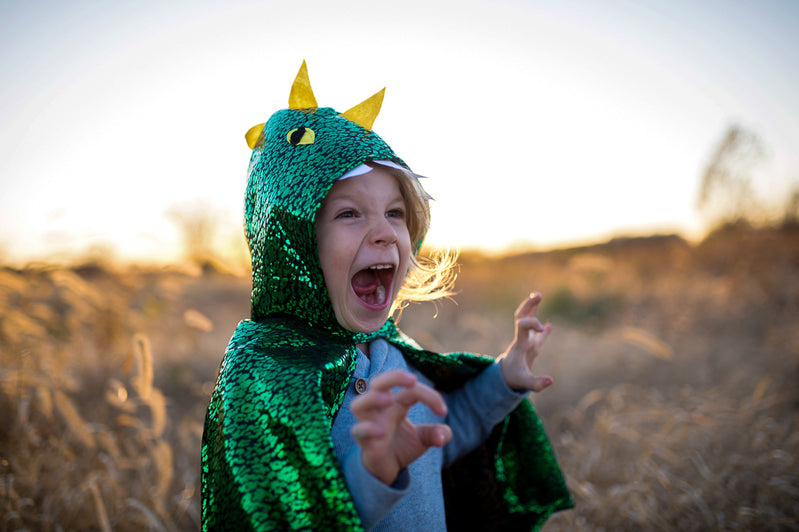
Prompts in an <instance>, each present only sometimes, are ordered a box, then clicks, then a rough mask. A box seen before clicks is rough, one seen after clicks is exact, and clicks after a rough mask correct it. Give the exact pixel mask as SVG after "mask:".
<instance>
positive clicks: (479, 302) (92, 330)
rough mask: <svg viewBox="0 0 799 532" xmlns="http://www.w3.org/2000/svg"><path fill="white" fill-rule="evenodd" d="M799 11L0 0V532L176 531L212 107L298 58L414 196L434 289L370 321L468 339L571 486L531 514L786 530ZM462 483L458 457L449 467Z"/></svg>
mask: <svg viewBox="0 0 799 532" xmlns="http://www.w3.org/2000/svg"><path fill="white" fill-rule="evenodd" d="M797 23H799V4H797V3H796V2H793V1H789V0H785V1H765V2H757V3H755V2H748V1H725V2H722V1H704V2H687V1H682V0H679V1H672V2H668V3H663V2H654V1H638V2H631V1H621V0H616V1H611V0H607V1H601V2H588V1H576V0H575V1H572V2H545V1H510V0H502V1H495V2H490V3H489V2H476V1H468V0H467V1H460V2H445V1H439V2H435V1H434V2H430V1H427V2H421V1H419V2H417V1H415V0H410V1H407V2H402V3H397V4H395V5H394V4H392V5H383V4H381V3H377V2H366V1H364V2H359V1H350V2H346V3H342V4H338V5H337V4H335V3H331V2H320V1H313V0H312V1H307V2H304V3H296V2H294V3H290V2H245V1H231V2H225V3H222V2H211V1H205V2H203V1H200V2H170V3H157V2H136V3H134V2H127V1H121V2H115V3H113V4H109V3H102V2H88V1H84V2H80V1H75V2H47V1H41V2H27V3H22V2H16V3H10V2H7V3H3V4H2V5H0V29H1V30H2V31H0V43H2V45H3V49H4V50H5V53H4V54H3V55H2V56H0V67H1V68H0V77H1V78H2V83H0V123H2V128H1V129H0V412H2V414H0V416H3V417H2V418H0V419H2V422H0V512H2V515H3V529H4V530H6V529H7V530H22V529H59V528H60V529H65V530H71V529H82V530H84V529H88V530H91V529H96V530H112V529H113V530H128V529H130V530H133V529H141V528H142V527H143V526H144V527H148V528H149V529H152V530H186V529H188V530H191V529H196V528H198V527H199V512H200V509H199V491H198V490H199V448H200V436H201V432H202V422H203V416H204V413H205V408H206V406H207V401H208V398H209V396H210V391H211V388H212V385H213V381H214V379H215V372H216V368H217V365H218V363H219V361H220V358H221V355H222V352H223V350H224V347H225V345H226V342H227V340H228V338H229V337H230V335H231V334H232V332H233V329H234V328H235V325H236V323H237V322H238V321H239V320H241V319H244V318H246V317H248V315H249V288H250V281H249V262H248V256H247V250H246V246H245V244H244V239H243V235H242V229H241V218H242V204H243V195H244V188H245V185H246V169H247V163H248V158H249V150H248V149H247V147H246V143H245V141H244V133H245V132H246V131H247V129H249V128H250V127H251V126H253V125H255V124H257V123H260V122H263V121H265V120H266V119H267V118H268V116H269V115H270V114H271V113H272V112H274V111H275V110H277V109H280V108H284V107H286V105H287V100H288V93H289V89H290V86H291V82H292V81H293V79H294V76H295V75H296V73H297V70H298V68H299V66H300V64H301V62H302V60H303V59H304V60H306V61H307V63H308V68H309V73H310V78H311V82H312V84H313V88H314V92H315V94H316V97H317V100H318V101H319V103H320V105H323V106H331V107H334V108H336V109H338V110H345V109H348V108H350V107H352V106H353V105H355V104H357V103H359V102H360V101H362V100H364V99H365V98H367V97H368V96H371V95H372V94H373V93H375V92H376V91H378V90H379V89H381V88H382V87H384V86H386V87H387V91H386V98H385V101H384V104H383V108H382V111H381V113H380V116H379V117H378V118H377V121H376V123H375V127H374V129H375V131H377V132H378V133H379V134H380V135H381V136H382V137H383V138H384V139H386V140H387V141H388V142H389V143H390V144H391V145H392V147H394V148H395V150H396V151H397V153H398V154H399V155H400V156H401V157H403V158H404V159H405V160H406V161H407V162H408V163H409V164H410V165H411V167H412V168H413V169H414V170H415V171H416V172H418V173H420V174H422V175H425V176H428V177H429V179H428V180H426V181H425V186H426V188H427V189H428V191H429V192H431V194H432V195H433V196H434V197H435V199H436V201H435V204H434V206H433V229H432V230H431V232H430V234H429V237H428V239H427V245H428V246H429V249H436V248H441V247H448V248H454V249H460V250H461V255H460V276H459V280H458V282H457V284H456V289H457V291H458V293H457V294H456V295H455V296H454V297H453V298H452V299H449V300H444V301H442V302H439V303H437V304H420V305H411V306H410V307H408V308H407V309H405V311H404V312H403V314H402V316H401V317H400V320H401V321H400V325H401V326H402V327H403V329H405V330H406V332H408V333H409V334H410V335H411V336H413V337H414V338H416V339H417V340H418V341H419V342H420V343H421V344H422V345H424V346H425V347H427V348H430V349H437V350H441V351H445V352H449V351H460V350H466V351H475V352H482V353H486V354H489V355H496V354H498V353H500V352H502V350H503V349H504V348H505V346H506V345H507V343H508V342H509V341H510V339H511V337H512V334H513V323H512V314H513V310H514V309H515V307H516V305H517V304H518V302H519V301H520V300H521V299H522V298H523V297H524V296H525V295H526V294H527V293H528V292H529V291H531V290H538V291H541V292H542V293H543V294H544V305H543V307H542V309H541V313H542V315H543V316H544V317H545V319H548V320H550V321H552V323H553V324H554V327H555V332H554V333H553V336H552V337H551V339H550V341H549V343H548V345H547V351H546V353H545V355H542V357H541V360H540V362H539V366H540V371H541V372H542V373H549V374H551V375H552V376H553V377H554V379H555V383H556V384H555V386H553V387H552V388H551V389H549V390H547V391H546V392H545V393H542V394H540V395H537V396H535V397H534V398H533V402H534V404H535V406H536V408H537V409H538V411H539V413H540V415H541V417H542V419H543V421H544V424H545V426H546V427H547V431H548V433H549V434H550V437H551V440H552V443H553V446H554V447H555V450H556V452H557V454H558V456H559V458H560V460H561V464H562V467H563V470H564V473H565V474H566V477H567V481H568V483H569V486H570V488H571V489H572V492H573V494H574V498H575V502H576V503H577V507H576V508H575V510H573V511H570V512H564V513H562V514H560V515H558V516H556V517H554V518H552V519H551V520H550V521H549V522H548V524H547V525H546V527H545V530H574V529H581V530H600V529H613V530H626V529H629V530H640V529H681V530H714V529H717V530H734V529H758V530H795V529H799V513H798V512H797V509H796V505H795V501H796V500H797V498H799V464H797V459H799V458H798V457H799V431H797V422H799V416H797V406H799V393H797V391H796V382H797V379H799V330H797V328H796V326H795V324H796V323H797V320H798V319H799V150H797V149H796V148H797V145H799V98H797V97H796V94H795V92H796V91H795V87H797V86H799V63H797V61H796V60H795V57H794V55H795V50H796V49H799V34H797V32H796V31H795V28H796V27H797ZM475 481H479V479H475Z"/></svg>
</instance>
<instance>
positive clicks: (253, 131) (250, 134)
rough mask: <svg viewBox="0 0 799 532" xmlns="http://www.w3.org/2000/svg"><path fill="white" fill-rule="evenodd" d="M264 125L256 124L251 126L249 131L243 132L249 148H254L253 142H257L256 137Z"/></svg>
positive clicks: (259, 134)
mask: <svg viewBox="0 0 799 532" xmlns="http://www.w3.org/2000/svg"><path fill="white" fill-rule="evenodd" d="M265 125H266V124H258V125H257V126H252V127H251V128H250V129H249V131H247V133H245V135H244V138H245V139H247V146H249V147H250V149H253V148H255V144H256V143H257V142H258V137H260V136H261V133H262V132H263V130H264V126H265Z"/></svg>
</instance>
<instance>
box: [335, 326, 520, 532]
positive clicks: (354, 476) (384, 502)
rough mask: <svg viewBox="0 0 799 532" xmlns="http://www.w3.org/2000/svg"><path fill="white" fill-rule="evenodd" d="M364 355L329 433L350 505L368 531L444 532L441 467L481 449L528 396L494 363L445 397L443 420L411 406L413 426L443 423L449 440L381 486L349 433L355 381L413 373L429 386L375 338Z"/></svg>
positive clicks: (393, 351) (385, 342)
mask: <svg viewBox="0 0 799 532" xmlns="http://www.w3.org/2000/svg"><path fill="white" fill-rule="evenodd" d="M369 352H370V357H369V358H367V357H366V356H365V355H364V354H363V353H361V352H360V351H358V362H357V366H356V368H355V372H354V374H353V376H352V380H351V382H350V384H349V387H348V388H347V393H346V395H345V397H344V402H343V404H342V406H341V409H340V410H339V413H338V415H337V416H336V419H335V421H334V422H333V428H332V431H331V436H332V438H333V443H334V445H335V449H336V457H337V458H338V460H339V462H341V464H342V468H343V471H344V479H345V480H346V482H347V486H348V488H349V490H350V493H351V494H352V497H353V499H354V501H355V507H356V508H357V510H358V513H359V515H360V516H361V520H362V521H363V524H364V527H365V528H366V529H367V530H376V531H380V530H392V531H394V530H446V518H445V515H444V497H443V489H442V485H441V469H442V468H444V467H446V466H448V465H449V464H451V463H452V462H453V461H454V460H455V459H456V458H458V457H459V456H462V455H464V454H466V453H468V452H469V451H471V450H472V449H474V448H475V447H477V446H478V445H480V443H482V442H483V440H485V439H486V438H487V437H488V435H489V434H490V433H491V430H492V429H493V428H494V426H496V425H497V424H498V423H499V422H500V421H502V420H503V419H504V418H505V416H507V415H508V414H509V413H510V412H511V411H512V410H513V409H514V408H516V406H517V405H518V404H519V403H520V402H521V401H522V400H524V398H525V397H526V396H527V393H528V392H524V393H517V392H515V391H513V390H511V389H510V388H508V385H507V384H505V380H504V379H503V378H502V373H501V371H500V367H499V364H498V363H495V364H493V365H491V366H489V367H488V368H487V369H485V370H484V371H483V372H481V373H480V374H479V375H477V376H476V377H475V378H473V379H471V380H470V381H468V382H467V383H466V384H465V385H464V386H463V387H461V388H460V389H458V390H456V391H454V392H452V393H449V394H445V395H444V400H445V401H446V403H447V408H448V413H447V415H446V416H445V417H440V416H437V415H436V414H434V413H433V412H432V411H431V410H430V409H429V408H427V407H426V406H425V405H422V404H416V405H414V406H413V407H411V409H410V411H409V412H408V419H409V420H410V421H411V422H412V423H413V424H415V425H416V424H424V423H446V424H447V425H449V426H450V428H451V429H452V434H453V435H452V441H450V443H448V444H447V445H445V446H444V447H443V449H439V448H436V447H431V448H430V449H429V450H428V451H427V452H425V453H424V454H423V455H422V456H420V457H419V458H418V459H416V461H414V462H413V463H411V464H410V465H409V466H408V467H407V469H405V470H403V471H402V472H400V474H399V476H398V477H397V480H396V481H395V482H394V484H392V485H391V486H386V485H385V484H383V483H382V482H381V481H379V480H378V479H377V478H375V477H374V476H372V475H371V473H369V472H368V471H367V470H366V468H365V467H364V466H363V462H362V461H361V453H360V447H358V445H356V444H355V441H354V440H353V438H352V435H351V434H350V428H351V427H352V425H354V424H355V422H356V420H355V416H353V414H352V410H350V403H351V402H352V400H353V399H354V398H355V397H356V396H357V394H356V391H355V381H356V380H357V379H366V380H367V381H369V380H370V379H372V378H373V377H375V376H377V375H378V374H380V373H384V372H386V371H390V370H393V369H403V370H405V371H410V372H411V373H413V374H415V375H416V376H417V377H418V379H419V382H422V383H424V384H427V385H428V386H432V383H431V382H430V381H429V380H428V379H427V378H426V377H424V376H423V375H421V374H420V373H419V372H418V371H416V369H415V368H414V367H413V366H409V365H408V364H407V363H406V362H405V358H404V357H403V356H402V353H400V351H399V350H398V349H397V348H395V347H394V346H392V345H391V344H389V343H388V342H387V341H385V340H383V339H378V340H374V341H373V342H372V343H371V344H370V345H369Z"/></svg>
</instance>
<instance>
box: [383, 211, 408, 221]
mask: <svg viewBox="0 0 799 532" xmlns="http://www.w3.org/2000/svg"><path fill="white" fill-rule="evenodd" d="M386 218H403V219H404V218H405V211H404V210H403V209H391V210H390V211H388V212H387V213H386Z"/></svg>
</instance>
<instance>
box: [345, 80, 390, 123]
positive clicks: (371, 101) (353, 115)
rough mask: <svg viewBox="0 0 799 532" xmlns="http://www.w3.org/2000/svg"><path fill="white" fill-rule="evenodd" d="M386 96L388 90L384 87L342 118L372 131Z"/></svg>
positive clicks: (346, 112)
mask: <svg viewBox="0 0 799 532" xmlns="http://www.w3.org/2000/svg"><path fill="white" fill-rule="evenodd" d="M385 94H386V88H385V87H383V88H382V89H381V90H380V91H378V92H376V93H375V94H374V95H373V96H371V97H370V98H367V99H366V100H364V101H362V102H361V103H359V104H358V105H356V106H355V107H353V108H352V109H349V110H347V111H344V112H343V113H341V116H343V117H344V118H346V119H347V120H349V121H350V122H353V123H355V124H358V125H359V126H361V127H362V128H364V129H367V130H369V131H371V130H372V125H373V124H374V123H375V119H376V118H377V114H378V113H379V112H380V106H382V105H383V96H384V95H385Z"/></svg>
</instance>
